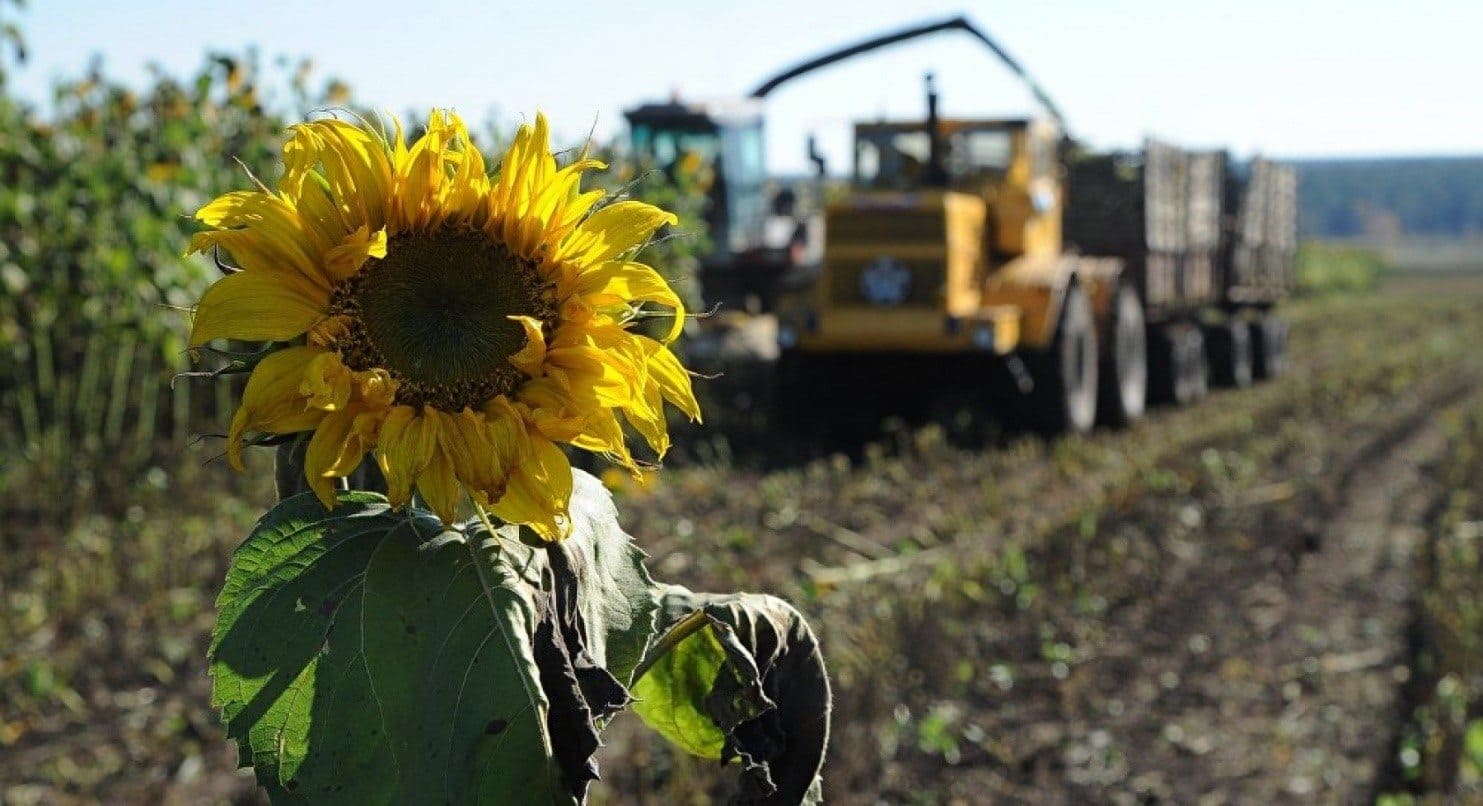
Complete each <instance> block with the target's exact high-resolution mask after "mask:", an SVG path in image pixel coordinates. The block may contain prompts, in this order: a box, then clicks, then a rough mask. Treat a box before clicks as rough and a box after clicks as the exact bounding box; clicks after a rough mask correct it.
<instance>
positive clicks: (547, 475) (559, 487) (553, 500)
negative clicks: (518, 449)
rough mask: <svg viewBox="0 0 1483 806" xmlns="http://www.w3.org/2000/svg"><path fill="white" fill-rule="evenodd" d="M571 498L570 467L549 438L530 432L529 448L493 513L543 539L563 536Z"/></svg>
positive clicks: (565, 533) (567, 527)
mask: <svg viewBox="0 0 1483 806" xmlns="http://www.w3.org/2000/svg"><path fill="white" fill-rule="evenodd" d="M571 497H572V466H571V463H570V462H568V461H567V459H566V454H564V453H562V452H561V449H560V448H558V447H556V445H555V444H553V443H552V442H551V440H549V439H546V438H545V437H543V436H540V435H538V434H532V435H530V443H529V450H528V453H527V455H526V457H525V460H524V461H522V462H521V463H520V464H519V465H518V466H516V467H515V469H514V472H513V473H511V474H510V485H509V487H508V488H507V489H506V491H505V495H504V497H503V498H501V499H500V500H499V502H498V503H496V504H495V505H494V513H495V514H496V515H498V516H499V517H500V518H502V519H504V520H505V521H508V522H510V523H520V524H524V525H527V526H529V527H530V528H531V529H533V530H535V533H536V534H538V535H540V536H541V538H542V539H543V540H548V541H556V540H560V539H562V538H564V537H566V535H567V532H568V530H569V529H570V528H571V521H570V519H569V518H568V517H567V507H568V504H569V502H570V501H571Z"/></svg>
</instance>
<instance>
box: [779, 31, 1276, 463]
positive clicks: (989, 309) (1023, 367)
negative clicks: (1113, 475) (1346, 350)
mask: <svg viewBox="0 0 1483 806" xmlns="http://www.w3.org/2000/svg"><path fill="white" fill-rule="evenodd" d="M945 31H961V32H966V33H967V34H969V35H971V36H972V37H974V38H975V39H977V40H978V41H979V42H980V43H982V44H983V45H985V46H986V47H987V48H988V49H989V50H991V51H992V52H993V53H994V55H995V56H997V57H998V58H999V60H1000V61H1001V62H1002V63H1003V64H1004V65H1006V66H1007V67H1008V68H1009V69H1010V70H1011V71H1012V72H1013V73H1015V74H1016V75H1017V76H1019V77H1020V79H1021V80H1022V81H1023V82H1024V83H1025V85H1026V87H1027V88H1028V89H1029V91H1030V94H1031V95H1033V96H1034V97H1035V99H1036V100H1037V101H1038V102H1039V103H1040V105H1041V106H1042V107H1043V108H1044V111H1045V114H1044V115H1043V116H1041V117H1037V118H1011V119H984V120H958V119H944V118H943V117H942V116H941V115H939V113H938V97H937V92H936V90H935V88H934V87H933V82H932V77H931V76H930V75H929V76H928V77H927V110H926V116H925V118H923V119H920V120H912V121H894V122H892V121H875V122H865V123H859V124H857V125H856V126H855V132H854V134H855V152H854V170H853V180H852V182H851V185H850V187H849V190H848V192H847V193H846V194H845V195H844V197H843V198H839V199H837V200H835V201H833V202H832V203H829V204H827V205H826V207H825V211H824V222H823V228H822V229H823V239H824V244H823V250H822V252H823V259H822V263H821V265H820V266H819V268H818V273H817V277H816V278H815V281H814V282H813V283H812V284H811V286H809V287H808V288H807V289H805V291H804V292H803V293H801V294H792V295H789V296H788V297H786V298H784V299H783V300H782V301H780V302H779V305H778V307H777V312H778V314H777V315H778V345H779V347H780V350H781V352H780V358H779V364H778V377H779V381H780V384H779V394H780V397H781V400H780V401H778V410H779V412H780V413H781V414H782V415H783V416H784V418H785V419H788V418H793V417H797V416H800V415H802V416H803V417H804V418H805V420H806V422H807V424H808V425H809V426H810V427H817V426H819V425H829V424H833V423H839V422H840V421H841V420H857V421H861V422H860V423H859V424H864V425H873V424H874V422H875V419H876V418H877V416H878V415H879V414H883V413H887V412H892V411H895V412H902V413H910V410H911V409H912V408H919V407H920V406H921V405H923V404H925V405H926V406H927V408H928V411H927V412H926V413H928V414H930V415H933V416H934V418H936V417H939V416H944V415H945V416H946V417H947V418H948V423H947V424H949V425H955V424H957V425H961V424H963V420H964V415H965V414H966V415H967V416H968V418H969V420H970V421H973V420H977V421H978V422H982V419H981V417H979V415H980V413H981V410H985V409H987V410H993V411H994V412H995V413H996V414H999V415H1001V416H1002V415H1005V414H1008V415H1010V417H1011V418H1012V419H1017V420H1020V421H1021V422H1024V423H1025V424H1028V425H1030V426H1032V427H1034V428H1037V429H1038V430H1041V431H1044V432H1083V431H1086V430H1088V429H1090V428H1091V427H1092V426H1093V424H1095V423H1096V422H1097V421H1098V420H1101V421H1102V422H1106V423H1109V424H1113V425H1127V424H1130V423H1132V422H1134V421H1136V420H1137V419H1138V418H1139V417H1141V416H1142V415H1143V411H1144V406H1145V403H1146V402H1147V400H1148V399H1150V398H1153V399H1159V400H1166V401H1170V402H1173V403H1176V404H1180V405H1184V404H1189V403H1192V402H1195V401H1197V400H1199V399H1200V398H1202V397H1203V396H1204V395H1205V392H1206V389H1207V387H1208V384H1209V383H1210V381H1211V380H1212V379H1213V380H1214V381H1215V382H1216V383H1219V384H1224V385H1229V386H1244V385H1247V384H1249V383H1251V382H1252V381H1253V380H1256V379H1260V378H1264V377H1270V376H1272V375H1275V374H1277V373H1278V372H1280V371H1281V368H1282V367H1283V366H1284V353H1285V350H1286V333H1287V330H1286V327H1285V325H1283V323H1282V322H1281V320H1279V319H1277V318H1276V317H1274V316H1273V315H1272V309H1273V306H1275V305H1276V304H1277V302H1278V301H1280V300H1281V299H1282V298H1283V297H1285V296H1286V295H1287V294H1288V293H1289V291H1290V290H1291V288H1292V279H1293V271H1292V270H1293V263H1294V260H1295V253H1296V245H1297V226H1296V201H1295V200H1296V179H1295V177H1294V175H1293V172H1292V169H1291V168H1288V167H1285V166H1280V165H1276V164H1274V163H1271V162H1268V161H1264V160H1254V161H1253V162H1251V163H1250V164H1248V165H1246V166H1237V168H1236V170H1231V167H1232V166H1230V165H1229V164H1228V160H1227V157H1226V154H1225V153H1224V152H1221V151H1213V152H1190V151H1185V150H1183V149H1179V148H1176V147H1174V146H1171V145H1168V144H1165V143H1160V142H1157V141H1153V140H1150V141H1147V142H1146V143H1145V144H1144V146H1143V148H1141V149H1139V150H1137V151H1134V152H1130V153H1105V154H1096V153H1090V152H1086V151H1083V150H1082V149H1080V148H1079V147H1078V146H1076V145H1075V144H1074V143H1073V141H1071V140H1070V138H1068V137H1067V136H1066V134H1065V132H1064V123H1063V120H1062V117H1061V114H1060V112H1059V110H1058V109H1057V108H1056V105H1055V104H1054V103H1053V102H1052V101H1051V100H1050V98H1049V97H1048V96H1047V95H1046V93H1045V92H1044V91H1043V90H1042V89H1041V88H1040V86H1039V85H1038V84H1036V83H1035V82H1034V81H1033V80H1032V79H1031V78H1030V76H1029V75H1028V73H1027V72H1026V71H1025V70H1024V68H1023V67H1021V66H1020V65H1019V63H1018V62H1016V61H1015V60H1014V59H1013V58H1012V57H1011V56H1010V55H1009V54H1008V53H1007V52H1006V51H1005V50H1004V49H1003V48H1001V47H1000V46H999V45H998V44H997V43H995V42H994V41H993V40H992V39H990V38H989V37H988V35H987V34H985V33H984V32H983V31H982V30H980V29H979V28H977V27H976V26H974V25H973V24H972V23H970V22H968V21H967V20H965V19H963V18H954V19H951V20H946V21H943V22H940V23H933V24H928V25H923V26H919V27H916V28H911V29H907V30H904V31H901V32H898V33H894V34H889V35H886V36H882V37H877V38H876V39H873V40H869V41H866V42H862V43H859V44H857V45H853V46H850V47H846V48H842V49H838V50H836V51H833V52H831V53H829V54H826V55H824V56H821V57H819V58H816V59H814V60H811V61H809V62H805V63H803V64H801V65H799V66H797V67H795V68H793V69H791V70H789V71H787V72H784V73H782V74H781V75H780V76H779V77H777V78H775V79H773V80H772V81H771V82H768V83H767V84H764V85H763V86H762V87H761V88H759V92H762V93H764V94H765V91H766V90H768V89H770V88H771V87H773V86H775V85H776V84H778V83H781V82H783V81H787V80H789V79H790V78H792V77H793V76H796V75H802V74H804V73H807V72H809V71H812V70H817V69H819V68H821V67H823V66H827V65H829V64H833V63H835V62H837V61H839V60H840V59H843V58H849V57H850V56H853V55H858V54H860V53H864V52H867V51H869V50H873V49H876V48H879V47H885V46H888V45H892V44H895V43H897V42H902V41H906V40H908V39H914V38H917V37H921V36H927V35H930V34H935V33H938V32H945ZM759 97H760V96H759ZM811 413H818V414H817V416H811ZM970 424H971V423H970ZM964 436H968V434H964Z"/></svg>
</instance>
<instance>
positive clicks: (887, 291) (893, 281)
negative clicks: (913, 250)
mask: <svg viewBox="0 0 1483 806" xmlns="http://www.w3.org/2000/svg"><path fill="white" fill-rule="evenodd" d="M910 294H911V270H910V269H908V268H907V267H906V265H905V264H904V263H902V262H901V261H899V260H897V259H896V258H893V257H890V256H889V255H881V256H880V257H878V258H876V259H874V260H872V261H870V263H869V264H867V265H866V266H865V269H864V270H863V271H861V272H860V295H861V296H863V297H864V298H865V301H866V302H869V303H870V304H872V305H882V306H896V305H900V304H901V303H903V302H905V301H906V298H907V296H908V295H910Z"/></svg>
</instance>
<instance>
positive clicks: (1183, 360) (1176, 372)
mask: <svg viewBox="0 0 1483 806" xmlns="http://www.w3.org/2000/svg"><path fill="white" fill-rule="evenodd" d="M1149 341H1150V347H1149V383H1148V386H1149V394H1150V396H1152V397H1153V398H1154V399H1155V400H1157V401H1159V402H1161V403H1173V404H1175V405H1176V406H1188V405H1190V404H1192V403H1194V402H1196V401H1198V400H1200V399H1202V398H1204V397H1205V395H1206V393H1207V392H1208V391H1209V380H1208V374H1209V368H1208V364H1207V363H1206V361H1205V338H1204V336H1203V335H1201V333H1200V329H1199V328H1198V327H1195V326H1194V325H1191V324H1186V323H1182V322H1176V323H1172V324H1164V325H1158V326H1155V327H1151V328H1149Z"/></svg>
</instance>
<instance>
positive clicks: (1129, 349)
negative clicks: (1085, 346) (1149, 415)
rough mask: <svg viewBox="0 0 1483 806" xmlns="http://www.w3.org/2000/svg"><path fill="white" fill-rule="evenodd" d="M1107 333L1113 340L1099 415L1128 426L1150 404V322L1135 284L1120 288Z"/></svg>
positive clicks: (1103, 376) (1103, 374)
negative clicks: (1144, 314)
mask: <svg viewBox="0 0 1483 806" xmlns="http://www.w3.org/2000/svg"><path fill="white" fill-rule="evenodd" d="M1107 332H1108V333H1109V335H1110V336H1111V337H1112V343H1111V344H1109V345H1107V354H1106V356H1105V357H1104V359H1103V361H1102V367H1101V383H1100V384H1099V386H1100V387H1101V388H1100V390H1099V396H1098V401H1097V417H1098V419H1099V420H1101V421H1102V422H1104V423H1106V424H1108V425H1112V426H1118V427H1126V426H1130V425H1132V424H1134V423H1136V422H1138V421H1139V420H1141V419H1142V418H1143V411H1144V409H1145V408H1146V407H1147V404H1148V332H1147V325H1146V323H1145V322H1144V320H1143V302H1142V301H1141V300H1139V299H1138V292H1137V291H1136V290H1135V289H1133V288H1132V287H1131V286H1122V287H1121V288H1119V289H1118V292H1117V298H1116V299H1114V300H1113V305H1112V322H1111V325H1110V326H1109V327H1108V328H1107Z"/></svg>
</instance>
